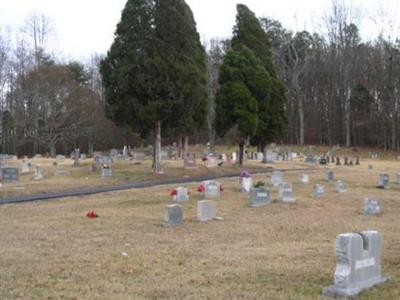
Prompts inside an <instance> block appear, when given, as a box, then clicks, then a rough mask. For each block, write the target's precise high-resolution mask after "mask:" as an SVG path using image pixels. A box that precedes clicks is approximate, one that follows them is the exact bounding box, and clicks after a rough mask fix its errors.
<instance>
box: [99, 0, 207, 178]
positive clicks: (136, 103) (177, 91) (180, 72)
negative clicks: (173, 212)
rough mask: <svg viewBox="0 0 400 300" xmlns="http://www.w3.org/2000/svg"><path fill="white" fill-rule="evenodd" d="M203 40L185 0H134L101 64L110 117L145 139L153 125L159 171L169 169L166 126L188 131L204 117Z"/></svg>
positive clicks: (125, 12) (157, 168)
mask: <svg viewBox="0 0 400 300" xmlns="http://www.w3.org/2000/svg"><path fill="white" fill-rule="evenodd" d="M198 40H199V36H198V33H197V32H196V29H195V23H194V21H193V15H192V12H191V10H190V8H189V7H188V6H187V5H186V3H185V1H183V0H163V1H161V0H158V1H150V0H129V1H128V2H127V4H126V6H125V8H124V10H123V12H122V16H121V21H120V23H119V24H118V26H117V31H116V34H115V40H114V43H113V45H112V46H111V49H110V50H109V52H108V54H107V57H106V58H105V59H104V60H103V61H102V64H101V74H102V76H103V85H104V88H105V96H106V99H107V103H108V112H109V117H110V118H112V119H113V120H115V121H116V122H117V123H119V124H120V125H128V126H130V127H131V128H132V129H134V130H135V131H136V132H138V133H140V134H141V136H142V137H145V136H147V135H148V134H149V128H152V129H153V138H154V144H155V145H154V146H155V147H154V149H155V153H154V163H153V169H154V172H155V173H162V172H163V170H162V166H161V127H163V129H164V130H168V129H170V128H171V127H172V126H174V127H178V128H180V130H182V132H183V133H185V134H188V133H189V132H191V131H192V130H194V128H195V127H196V126H198V125H199V124H200V123H201V122H202V121H204V117H205V109H206V105H205V102H203V100H202V99H205V77H204V76H205V74H204V72H205V60H204V50H202V48H201V45H200V43H199V41H198ZM179 118H183V121H181V120H180V119H179ZM184 122H186V123H184Z"/></svg>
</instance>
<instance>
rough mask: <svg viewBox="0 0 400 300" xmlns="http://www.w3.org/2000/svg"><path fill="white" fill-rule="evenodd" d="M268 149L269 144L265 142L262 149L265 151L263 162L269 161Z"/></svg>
mask: <svg viewBox="0 0 400 300" xmlns="http://www.w3.org/2000/svg"><path fill="white" fill-rule="evenodd" d="M267 150H268V147H267V144H263V146H262V151H263V159H262V163H263V164H266V163H267Z"/></svg>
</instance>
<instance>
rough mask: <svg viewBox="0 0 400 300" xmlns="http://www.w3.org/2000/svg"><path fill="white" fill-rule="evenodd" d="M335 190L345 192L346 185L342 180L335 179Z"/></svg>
mask: <svg viewBox="0 0 400 300" xmlns="http://www.w3.org/2000/svg"><path fill="white" fill-rule="evenodd" d="M336 192H338V193H345V192H346V185H345V183H344V182H343V181H342V180H338V181H336Z"/></svg>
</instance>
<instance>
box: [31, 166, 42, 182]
mask: <svg viewBox="0 0 400 300" xmlns="http://www.w3.org/2000/svg"><path fill="white" fill-rule="evenodd" d="M33 179H34V180H41V179H43V168H42V166H41V165H36V166H35V176H34V177H33Z"/></svg>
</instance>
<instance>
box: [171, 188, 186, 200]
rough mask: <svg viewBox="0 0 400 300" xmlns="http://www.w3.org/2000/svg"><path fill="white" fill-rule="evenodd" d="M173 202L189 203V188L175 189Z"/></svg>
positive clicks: (172, 193) (172, 194)
mask: <svg viewBox="0 0 400 300" xmlns="http://www.w3.org/2000/svg"><path fill="white" fill-rule="evenodd" d="M171 196H172V201H174V202H184V201H189V191H188V190H187V188H184V187H178V188H175V189H173V191H172V192H171Z"/></svg>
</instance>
